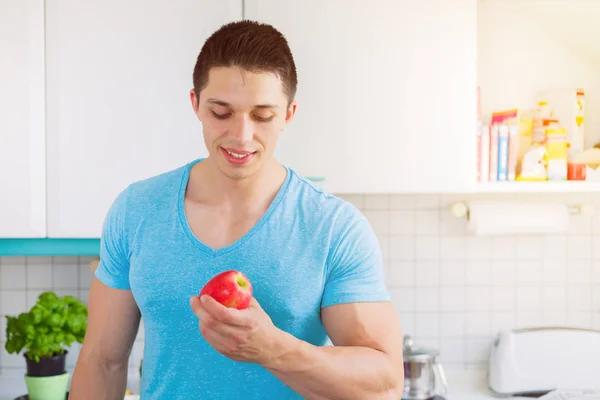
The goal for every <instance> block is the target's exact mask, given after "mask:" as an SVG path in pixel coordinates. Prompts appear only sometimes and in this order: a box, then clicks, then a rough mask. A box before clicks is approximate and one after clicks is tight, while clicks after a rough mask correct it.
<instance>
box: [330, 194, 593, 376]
mask: <svg viewBox="0 0 600 400" xmlns="http://www.w3.org/2000/svg"><path fill="white" fill-rule="evenodd" d="M342 197H344V198H345V199H346V200H349V201H351V202H352V203H354V204H355V205H356V206H357V207H358V208H359V209H360V210H361V211H363V212H364V214H365V216H366V217H367V219H369V221H371V224H372V227H373V229H374V230H375V233H376V234H377V237H378V238H379V239H380V240H381V241H382V246H384V245H385V246H387V247H386V249H385V250H384V256H385V259H386V280H387V284H388V287H389V289H390V292H391V295H392V299H393V302H394V305H395V307H396V311H397V312H398V314H399V315H400V318H401V320H402V325H403V329H404V332H405V333H407V334H410V335H413V336H414V339H415V341H416V342H417V343H418V344H423V345H431V346H435V347H437V348H439V349H440V350H441V360H442V361H443V362H444V363H446V364H458V365H473V364H482V363H485V362H486V360H487V350H488V345H489V343H490V341H491V339H492V337H493V335H494V334H495V333H496V332H497V331H498V330H501V329H510V328H515V327H524V326H533V325H569V326H576V327H585V328H594V329H600V212H599V213H598V215H596V216H595V217H593V218H591V219H586V218H584V217H580V216H577V215H574V216H573V217H572V220H571V223H570V227H569V232H568V233H567V234H563V235H536V236H510V237H492V238H486V237H473V236H468V235H467V234H466V222H465V220H464V219H457V218H455V217H454V216H452V215H451V214H450V213H449V212H447V211H446V209H447V206H448V205H450V204H451V203H452V202H455V201H461V200H469V199H471V198H473V197H477V198H486V199H498V200H499V199H507V200H511V199H531V200H539V201H550V202H560V203H565V202H566V203H568V204H571V203H581V202H582V201H586V202H591V203H593V204H595V205H596V206H597V207H599V211H600V195H589V194H569V195H561V194H552V195H550V194H521V195H516V194H515V195H513V194H490V195H478V196H466V195H452V196H446V195H429V196H395V195H394V196H381V195H379V196H363V195H351V196H342ZM386 206H387V208H386ZM386 221H387V224H386ZM399 340H401V339H399Z"/></svg>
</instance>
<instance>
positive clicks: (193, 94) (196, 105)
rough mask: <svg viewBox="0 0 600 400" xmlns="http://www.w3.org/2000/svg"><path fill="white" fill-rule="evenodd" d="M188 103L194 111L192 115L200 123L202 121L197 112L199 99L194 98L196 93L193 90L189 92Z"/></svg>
mask: <svg viewBox="0 0 600 400" xmlns="http://www.w3.org/2000/svg"><path fill="white" fill-rule="evenodd" d="M190 102H191V103H192V109H193V110H194V114H196V117H197V118H198V119H199V120H200V121H202V119H201V118H200V111H199V106H200V99H199V98H198V96H196V91H195V90H194V89H191V90H190Z"/></svg>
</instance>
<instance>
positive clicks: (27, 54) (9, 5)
mask: <svg viewBox="0 0 600 400" xmlns="http://www.w3.org/2000/svg"><path fill="white" fill-rule="evenodd" d="M44 123H45V121H44V1H43V0H0V193H1V194H0V238H6V237H17V238H31V237H44V236H45V234H46V196H45V143H46V142H45V131H44Z"/></svg>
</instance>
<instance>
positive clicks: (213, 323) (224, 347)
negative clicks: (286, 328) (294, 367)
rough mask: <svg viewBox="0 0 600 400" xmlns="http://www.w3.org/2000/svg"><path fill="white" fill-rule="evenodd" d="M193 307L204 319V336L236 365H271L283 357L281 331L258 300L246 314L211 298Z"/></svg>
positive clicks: (192, 302) (194, 300)
mask: <svg viewBox="0 0 600 400" xmlns="http://www.w3.org/2000/svg"><path fill="white" fill-rule="evenodd" d="M190 305H191V307H192V310H194V313H195V314H196V316H197V317H198V318H199V319H200V322H199V325H200V332H201V333H202V336H203V337H204V339H206V341H207V342H208V343H209V344H210V345H211V346H212V347H214V348H215V350H217V351H218V352H219V353H221V354H223V355H225V356H227V357H229V358H231V359H232V360H236V361H245V362H253V363H257V364H261V365H268V364H270V363H272V362H274V361H275V360H276V359H277V357H278V356H279V354H278V353H279V352H280V351H279V350H278V349H279V348H280V347H279V346H277V345H276V343H278V339H279V338H280V336H281V334H282V331H281V330H279V329H278V328H277V327H276V326H275V325H273V322H272V321H271V318H270V317H269V316H268V315H267V313H266V312H265V311H264V310H263V309H262V308H261V306H260V304H258V302H257V301H256V299H254V298H253V299H252V301H251V302H250V306H249V307H248V308H247V309H245V310H237V309H235V308H229V307H225V306H224V305H222V304H220V303H219V302H217V301H216V300H215V299H214V298H212V297H211V296H208V295H204V296H202V298H199V297H198V296H194V297H192V298H191V299H190Z"/></svg>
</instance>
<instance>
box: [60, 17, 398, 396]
mask: <svg viewBox="0 0 600 400" xmlns="http://www.w3.org/2000/svg"><path fill="white" fill-rule="evenodd" d="M193 81H194V89H192V91H191V92H190V98H191V103H192V106H193V109H194V112H195V113H196V115H197V116H198V119H199V120H200V121H201V123H202V128H203V134H204V139H205V143H206V147H207V149H208V152H209V155H208V157H207V158H206V159H200V160H194V161H193V162H190V163H189V164H187V165H184V166H182V167H181V168H178V169H176V170H173V171H169V172H166V173H164V174H162V175H159V176H156V177H153V178H150V179H147V180H144V181H140V182H136V183H133V184H132V185H130V186H129V187H128V188H127V189H126V190H125V191H123V192H122V193H121V194H120V195H119V196H118V198H117V199H116V200H115V202H114V204H113V205H112V207H111V209H110V211H109V213H108V215H107V218H106V221H105V224H104V228H103V235H102V245H101V255H100V259H101V262H100V265H99V267H98V269H97V271H96V278H95V280H94V282H93V284H92V288H91V291H90V297H89V326H88V331H87V334H86V337H85V341H84V343H83V347H82V350H81V353H80V356H79V359H78V360H77V365H76V368H75V372H74V376H73V384H72V387H71V397H70V398H71V399H73V400H84V399H85V400H94V399H114V400H117V399H121V398H122V396H123V393H124V390H125V384H126V374H127V362H128V358H129V355H130V351H131V346H132V343H133V341H134V338H135V336H136V333H137V330H138V325H139V321H140V317H142V318H143V320H144V326H145V349H144V365H143V378H142V399H144V400H149V399H156V400H172V399H219V400H227V399H242V398H243V399H257V400H258V399H261V400H264V399H277V400H284V399H298V398H306V399H360V400H367V399H399V398H400V397H401V393H402V390H403V358H402V333H401V329H400V326H399V321H398V318H397V316H396V314H395V312H394V310H393V307H392V305H391V304H390V302H389V301H388V300H389V298H388V293H387V291H386V289H385V285H384V282H383V277H382V259H381V252H380V249H379V245H378V242H377V239H376V237H375V235H374V233H373V231H372V229H371V227H370V226H369V224H368V223H367V221H366V220H365V218H364V217H363V216H362V214H361V213H360V212H359V211H358V210H357V209H356V208H355V207H353V206H352V205H351V204H350V203H347V202H345V201H343V200H341V199H339V198H337V197H335V196H333V195H330V194H328V193H325V192H323V191H322V190H320V189H318V188H316V187H314V186H313V185H312V184H311V183H310V182H308V181H306V180H305V179H304V178H302V177H301V176H299V175H298V174H297V173H296V172H295V171H293V170H291V169H290V168H287V167H284V166H282V165H281V164H279V163H278V162H277V161H276V160H275V158H274V157H273V150H274V148H275V145H276V143H277V139H278V137H279V135H280V134H281V132H282V131H283V129H284V127H285V126H286V124H288V123H290V122H291V121H292V118H293V116H294V113H295V110H296V104H295V102H294V95H295V92H296V84H297V78H296V70H295V66H294V61H293V58H292V54H291V52H290V49H289V48H288V44H287V42H286V40H285V39H284V37H283V36H282V35H281V34H280V33H279V32H278V31H277V30H275V29H274V28H273V27H271V26H269V25H265V24H258V23H255V22H250V21H243V22H236V23H231V24H227V25H225V26H223V27H222V28H221V29H219V30H218V31H217V32H215V33H214V34H213V35H212V36H211V37H210V38H209V39H208V40H207V41H206V43H205V44H204V46H203V48H202V51H201V52H200V55H199V56H198V60H197V63H196V66H195V70H194V75H193ZM332 117H336V118H337V117H341V118H345V117H346V116H332ZM309 156H310V155H308V154H307V157H309ZM229 269H235V270H239V271H241V272H243V273H245V274H246V275H247V276H248V277H249V279H250V281H251V282H252V285H253V288H254V298H253V300H252V303H251V305H250V307H249V308H248V309H245V310H236V309H232V308H227V307H225V306H222V305H221V304H219V303H217V302H216V301H215V300H214V299H213V298H211V297H209V296H204V297H203V298H202V299H200V298H198V294H199V292H200V289H201V288H202V287H203V286H204V284H206V282H208V280H209V279H210V278H212V277H213V276H214V275H216V274H218V273H219V272H222V271H225V270H229ZM328 338H330V339H331V342H332V343H333V344H334V345H335V346H327V344H329V343H328V341H327V340H328Z"/></svg>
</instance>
